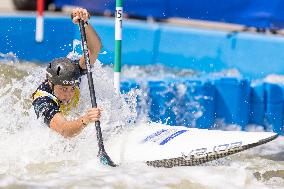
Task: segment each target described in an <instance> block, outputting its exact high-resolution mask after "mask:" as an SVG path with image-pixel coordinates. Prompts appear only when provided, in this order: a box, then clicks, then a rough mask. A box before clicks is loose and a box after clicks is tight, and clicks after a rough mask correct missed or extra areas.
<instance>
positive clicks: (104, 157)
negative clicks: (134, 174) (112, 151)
mask: <svg viewBox="0 0 284 189" xmlns="http://www.w3.org/2000/svg"><path fill="white" fill-rule="evenodd" d="M98 156H99V158H100V161H101V163H102V164H104V165H109V166H112V167H117V166H118V165H116V164H114V163H113V161H112V160H111V159H110V157H109V156H108V155H107V153H106V152H99V155H98Z"/></svg>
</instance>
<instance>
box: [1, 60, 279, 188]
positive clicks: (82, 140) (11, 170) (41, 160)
mask: <svg viewBox="0 0 284 189" xmlns="http://www.w3.org/2000/svg"><path fill="white" fill-rule="evenodd" d="M92 69H93V71H94V72H93V78H94V84H95V91H96V96H97V100H98V105H99V106H100V107H102V108H103V109H104V111H103V115H102V119H101V125H102V129H103V137H104V139H105V143H106V144H108V141H109V140H108V139H110V138H112V137H116V136H117V135H119V133H120V132H127V131H128V130H131V128H132V127H133V125H135V126H139V125H141V124H143V123H140V122H139V120H137V112H136V111H135V110H136V97H137V95H141V92H140V91H137V90H132V91H130V92H129V93H127V94H125V95H121V96H118V95H116V94H115V92H114V89H113V86H112V82H113V81H112V71H111V69H110V68H108V67H102V65H101V64H100V63H99V62H97V63H96V64H95V66H94V67H93V68H92ZM125 69H127V68H125ZM130 69H131V68H130ZM146 70H147V69H146ZM128 71H129V70H128ZM131 71H133V70H131ZM134 72H135V71H134ZM189 72H190V71H188V73H189ZM140 73H141V72H140ZM0 74H1V75H0V79H1V80H0V81H1V82H2V84H1V87H0V107H1V108H0V123H1V124H0V138H1V140H0V188H197V189H204V188H206V189H211V188H249V189H250V188H252V189H254V188H257V189H259V188H260V189H262V188H271V187H273V188H283V186H284V173H283V170H284V163H283V162H284V158H283V150H284V147H283V145H282V144H283V143H284V138H283V137H280V138H278V139H277V140H275V141H273V142H272V143H269V144H266V145H263V146H260V147H258V148H255V149H252V150H250V151H246V152H243V153H241V154H238V155H235V156H230V157H228V158H225V159H223V160H221V161H218V162H213V163H208V164H206V165H202V166H196V167H176V168H172V169H164V168H159V169H157V168H152V167H147V166H146V165H144V164H142V163H135V164H122V165H120V166H119V167H118V168H110V167H107V166H103V165H101V164H100V163H99V160H98V158H97V152H98V148H97V141H96V136H95V128H94V125H89V126H88V127H86V128H85V129H84V131H83V132H82V133H81V134H79V135H78V136H77V137H75V138H72V139H68V140H67V139H64V138H62V137H61V136H59V135H58V134H56V133H55V132H54V131H52V130H51V129H49V128H48V127H46V126H45V125H44V124H43V123H42V120H38V119H37V118H36V116H35V114H34V111H33V108H32V107H31V99H30V96H31V93H32V92H33V91H35V89H36V88H37V86H38V85H39V84H40V83H41V82H42V81H43V80H44V79H45V68H44V67H41V66H38V65H34V64H31V63H24V64H22V63H18V64H12V65H7V64H6V63H5V64H0ZM134 74H135V73H134ZM136 74H139V73H138V72H137V73H136ZM184 90H185V89H184V88H183V86H179V91H180V94H182V92H183V91H184ZM81 91H82V93H81V99H80V105H81V106H80V110H81V111H82V112H84V111H85V110H86V109H88V108H90V107H91V104H90V97H89V90H88V85H87V79H86V77H83V78H82V83H81ZM125 99H127V100H125Z"/></svg>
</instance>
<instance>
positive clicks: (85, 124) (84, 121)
mask: <svg viewBox="0 0 284 189" xmlns="http://www.w3.org/2000/svg"><path fill="white" fill-rule="evenodd" d="M79 122H80V124H81V125H82V126H83V127H86V126H87V125H88V124H89V121H88V120H87V119H86V118H85V117H84V116H82V117H80V118H79Z"/></svg>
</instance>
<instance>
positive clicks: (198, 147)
mask: <svg viewBox="0 0 284 189" xmlns="http://www.w3.org/2000/svg"><path fill="white" fill-rule="evenodd" d="M276 137H277V134H276V133H272V132H243V131H219V130H207V129H196V128H186V127H180V126H175V127H173V126H166V125H162V124H151V125H145V126H138V127H137V128H133V130H132V131H130V132H125V133H124V134H121V135H119V136H117V137H114V138H113V139H111V141H108V143H107V145H106V151H107V153H108V154H109V156H110V157H111V159H112V160H113V161H114V162H115V163H118V164H121V163H131V162H146V163H147V164H148V165H151V166H154V167H173V166H194V165H199V164H201V163H205V162H209V161H212V160H216V159H219V158H222V157H225V156H228V155H231V154H234V153H237V152H240V151H243V150H247V149H249V148H252V147H255V146H259V145H261V144H264V143H267V142H269V141H271V140H273V139H275V138H276Z"/></svg>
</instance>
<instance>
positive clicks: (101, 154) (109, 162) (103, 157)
mask: <svg viewBox="0 0 284 189" xmlns="http://www.w3.org/2000/svg"><path fill="white" fill-rule="evenodd" d="M84 25H85V23H84V21H83V20H81V19H80V20H79V27H80V33H81V40H82V47H83V53H84V58H85V64H86V67H87V77H88V84H89V90H90V96H91V102H92V107H93V108H97V102H96V95H95V89H94V83H93V76H92V70H91V66H90V65H91V64H90V56H89V50H88V46H87V37H86V31H85V26H84ZM95 126H96V131H97V140H98V145H99V154H98V156H99V157H100V159H101V161H102V163H103V164H107V165H110V166H116V165H115V164H114V163H113V162H112V160H111V159H110V157H109V156H108V155H107V153H106V151H105V147H104V143H103V137H102V131H101V126H100V121H96V122H95Z"/></svg>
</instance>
